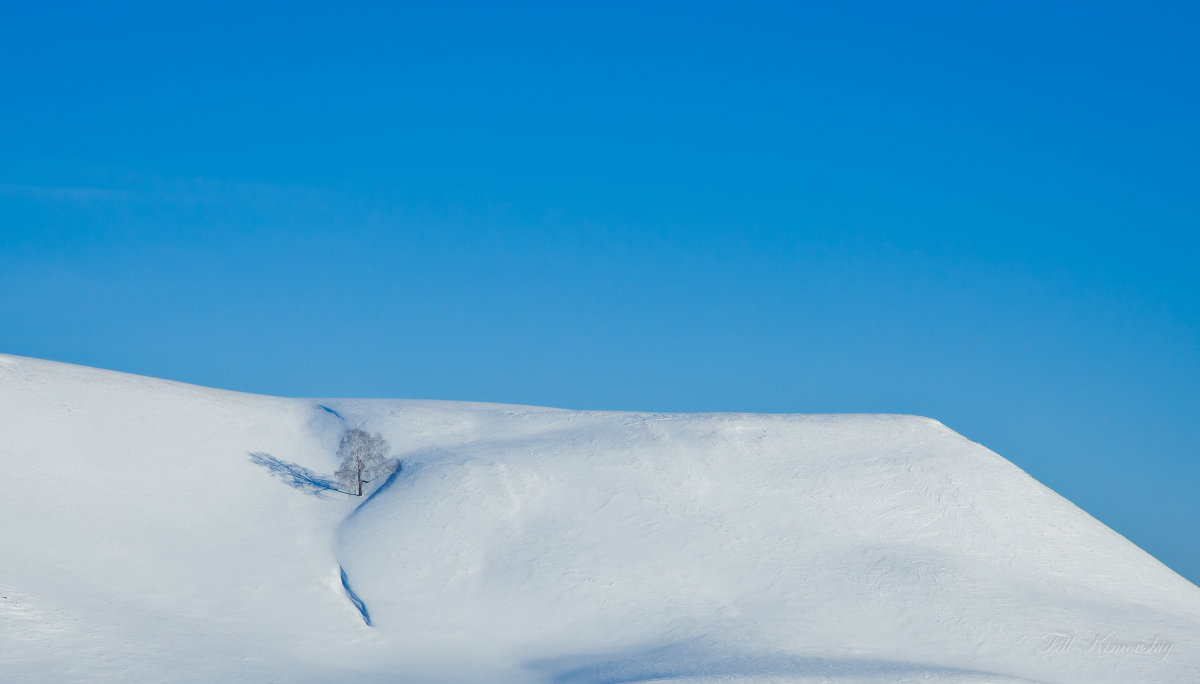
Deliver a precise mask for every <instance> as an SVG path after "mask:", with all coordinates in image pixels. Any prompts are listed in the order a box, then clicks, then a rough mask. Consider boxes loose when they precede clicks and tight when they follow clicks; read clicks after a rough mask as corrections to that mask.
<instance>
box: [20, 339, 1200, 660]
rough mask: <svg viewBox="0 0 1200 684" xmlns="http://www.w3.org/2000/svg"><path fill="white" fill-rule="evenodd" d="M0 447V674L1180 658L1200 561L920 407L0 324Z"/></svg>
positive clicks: (1193, 610)
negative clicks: (731, 395)
mask: <svg viewBox="0 0 1200 684" xmlns="http://www.w3.org/2000/svg"><path fill="white" fill-rule="evenodd" d="M346 427H363V428H365V429H367V430H370V431H379V432H381V433H383V435H384V436H385V437H387V439H388V440H389V441H390V442H391V443H392V445H393V447H394V449H395V453H396V454H397V455H399V456H400V457H401V459H402V462H403V469H402V471H401V472H399V473H397V474H396V475H394V476H393V477H392V478H390V479H389V480H387V481H386V482H385V483H383V484H382V485H381V486H379V487H378V488H377V489H376V490H375V491H374V492H373V494H372V495H371V496H370V497H369V498H368V497H364V498H362V499H360V498H357V497H350V496H346V495H343V494H339V493H335V492H331V491H329V490H327V489H324V488H323V486H322V483H323V482H324V481H325V480H326V479H328V478H329V477H330V476H331V473H332V472H333V470H334V469H335V468H336V466H337V463H336V458H335V456H334V452H335V450H336V447H337V440H338V436H339V434H340V433H341V431H342V430H343V429H344V428H346ZM0 474H2V477H3V480H2V484H3V488H2V490H0V681H5V682H8V681H29V682H69V681H113V682H117V681H120V682H128V681H145V682H149V681H156V682H157V681H189V682H212V681H234V682H236V681H247V682H248V681H254V682H259V681H283V682H294V681H313V682H341V681H358V682H372V681H381V682H382V681H388V682H394V681H480V682H484V681H487V682H492V681H514V682H634V681H646V680H671V679H687V680H689V681H770V682H776V681H779V682H782V681H804V682H809V681H833V682H857V681H867V682H898V681H954V682H959V681H962V682H1083V683H1093V682H1134V683H1141V682H1145V683H1149V682H1154V683H1158V682H1188V683H1193V682H1200V589H1198V588H1197V587H1195V586H1193V585H1192V584H1190V583H1188V582H1187V581H1185V580H1184V579H1182V578H1180V577H1179V576H1178V575H1176V574H1175V573H1173V572H1171V571H1170V570H1169V569H1167V568H1166V567H1164V566H1163V565H1161V564H1160V563H1158V562H1157V561H1156V560H1154V559H1153V558H1151V557H1150V556H1149V555H1147V554H1145V553H1144V552H1142V551H1141V550H1140V549H1138V548H1137V547H1135V546H1134V545H1132V544H1131V543H1129V542H1128V541H1126V540H1125V539H1124V538H1122V537H1120V536H1119V535H1117V534H1116V533H1114V532H1112V531H1111V530H1109V529H1107V528H1106V527H1104V526H1103V525H1101V524H1100V523H1098V522H1097V521H1095V520H1094V519H1092V518H1091V517H1089V516H1088V515H1087V514H1085V513H1083V512H1082V511H1080V510H1079V509H1078V508H1076V507H1075V506H1073V505H1072V504H1071V503H1069V502H1068V501H1066V500H1064V499H1063V498H1061V497H1059V496H1058V495H1056V494H1055V493H1053V492H1052V491H1050V490H1048V489H1046V488H1045V487H1043V486H1042V485H1040V484H1038V483H1037V482H1036V481H1034V480H1033V479H1032V478H1030V477H1029V476H1027V475H1026V474H1025V473H1023V472H1022V471H1020V470H1019V469H1017V468H1016V467H1014V466H1013V465H1012V464H1010V463H1009V462H1007V461H1005V460H1004V459H1003V458H1000V457H999V456H997V455H996V454H994V453H992V452H990V451H988V450H987V449H985V448H983V447H981V446H979V445H977V444H974V443H972V442H970V441H968V440H966V439H963V438H962V437H960V436H959V435H957V434H955V433H954V432H952V431H950V430H948V429H946V428H945V427H943V426H942V425H941V424H939V423H937V422H936V421H933V420H929V419H926V418H917V417H911V416H887V415H836V416H821V415H795V416H778V415H735V414H707V415H676V414H635V413H616V412H583V411H564V410H557V409H543V408H531V407H524V406H504V405H491V404H470V403H455V402H436V401H384V400H302V399H281V398H273V397H263V396H254V395H247V394H239V393H234V392H226V391H219V390H212V389H205V388H201V387H195V386H190V385H183V384H179V383H173V382H168V381H163V380H155V379H150V378H143V377H137V376H131V375H125V374H120V373H113V372H108V371H101V370H95V369H88V368H81V367H77V366H70V365H66V364H58V363H52V362H46V361H37V360H33V359H26V358H20V357H13V356H2V355H0ZM352 595H353V596H354V597H355V598H354V599H352V598H351V596H352ZM368 618H369V622H370V624H369V625H368V624H367V622H368Z"/></svg>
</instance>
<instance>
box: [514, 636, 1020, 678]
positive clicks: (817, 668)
mask: <svg viewBox="0 0 1200 684" xmlns="http://www.w3.org/2000/svg"><path fill="white" fill-rule="evenodd" d="M525 667H527V668H529V669H531V670H534V671H537V672H541V673H542V674H543V675H545V676H547V677H548V678H549V680H550V681H551V682H554V683H555V684H632V683H634V682H646V681H657V680H667V679H688V678H693V677H723V678H724V677H731V678H740V677H765V676H775V677H788V676H791V677H797V676H803V677H828V678H838V679H840V678H843V677H881V678H902V677H921V678H933V679H938V680H941V679H943V678H945V679H952V680H954V681H971V680H973V679H976V678H979V679H981V680H982V679H986V680H987V681H1009V682H1014V684H1016V683H1018V682H1020V683H1025V684H1038V683H1037V681H1036V680H1031V679H1022V678H1019V677H1014V676H1012V675H1007V674H1003V673H999V672H986V671H983V670H968V669H962V668H956V667H948V666H945V665H933V664H926V663H914V662H905V661H897V660H878V659H872V658H818V657H813V656H800V655H795V654H792V653H786V652H772V651H766V652H757V653H755V652H750V653H730V652H721V649H720V648H719V647H712V646H711V645H709V644H704V643H701V641H700V640H697V641H693V642H683V643H674V644H669V645H666V646H660V647H658V648H650V649H646V650H644V651H637V652H634V651H626V652H619V653H612V654H608V655H603V654H595V655H581V656H569V657H562V658H549V659H545V660H535V661H530V662H527V663H525Z"/></svg>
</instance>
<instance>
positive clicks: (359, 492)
mask: <svg viewBox="0 0 1200 684" xmlns="http://www.w3.org/2000/svg"><path fill="white" fill-rule="evenodd" d="M358 495H359V496H362V480H359V481H358Z"/></svg>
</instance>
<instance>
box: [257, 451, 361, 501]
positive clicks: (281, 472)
mask: <svg viewBox="0 0 1200 684" xmlns="http://www.w3.org/2000/svg"><path fill="white" fill-rule="evenodd" d="M250 461H251V462H252V463H255V464H257V465H260V466H262V467H264V468H266V469H267V470H268V471H270V473H271V474H272V475H274V476H276V477H278V478H280V479H281V480H283V481H284V483H286V484H287V485H288V486H289V487H291V488H293V489H299V490H300V491H302V492H306V493H308V494H312V495H313V496H318V497H320V496H323V495H324V494H325V492H329V491H333V492H340V491H341V490H340V489H338V486H337V483H336V482H334V481H333V480H330V479H327V478H324V477H321V476H320V475H318V474H317V473H315V472H313V471H311V470H309V469H308V468H305V467H304V466H302V465H300V464H298V463H291V462H290V461H285V460H283V459H280V458H275V457H274V456H272V455H271V454H268V453H264V452H261V451H252V452H250Z"/></svg>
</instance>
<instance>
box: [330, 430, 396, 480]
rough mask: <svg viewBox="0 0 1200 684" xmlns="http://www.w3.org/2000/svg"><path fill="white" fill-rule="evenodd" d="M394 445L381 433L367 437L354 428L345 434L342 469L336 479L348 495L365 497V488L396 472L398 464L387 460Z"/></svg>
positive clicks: (339, 448) (340, 468)
mask: <svg viewBox="0 0 1200 684" xmlns="http://www.w3.org/2000/svg"><path fill="white" fill-rule="evenodd" d="M390 449H391V445H390V444H388V441H387V440H386V439H384V438H383V435H381V434H379V433H378V432H376V433H373V434H368V433H367V432H366V431H365V430H360V429H358V428H353V429H350V430H346V431H345V432H343V433H342V439H341V441H340V442H339V443H338V457H339V458H341V459H342V465H341V466H339V467H338V469H337V472H336V473H334V476H335V477H336V478H337V480H338V482H340V483H341V484H343V485H345V486H346V487H347V488H348V490H347V492H346V493H347V494H357V495H358V496H362V486H363V485H364V484H366V483H368V482H370V481H372V480H374V479H376V478H379V477H381V476H383V475H389V474H391V472H392V471H393V470H395V469H396V460H395V459H393V458H389V457H388V451H389V450H390Z"/></svg>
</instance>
